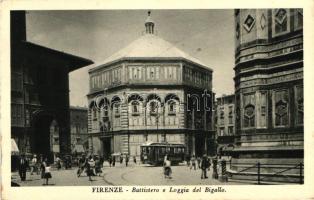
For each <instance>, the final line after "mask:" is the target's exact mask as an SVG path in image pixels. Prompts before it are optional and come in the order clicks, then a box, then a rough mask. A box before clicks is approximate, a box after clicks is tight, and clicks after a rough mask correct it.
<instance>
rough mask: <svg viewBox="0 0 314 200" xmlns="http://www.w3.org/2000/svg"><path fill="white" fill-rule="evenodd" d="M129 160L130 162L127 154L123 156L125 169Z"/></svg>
mask: <svg viewBox="0 0 314 200" xmlns="http://www.w3.org/2000/svg"><path fill="white" fill-rule="evenodd" d="M129 160H130V158H129V154H125V166H126V167H127V166H128V164H129Z"/></svg>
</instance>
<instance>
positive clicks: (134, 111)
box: [131, 101, 139, 114]
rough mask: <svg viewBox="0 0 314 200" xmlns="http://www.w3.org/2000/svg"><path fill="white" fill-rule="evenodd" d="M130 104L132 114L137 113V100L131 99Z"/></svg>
mask: <svg viewBox="0 0 314 200" xmlns="http://www.w3.org/2000/svg"><path fill="white" fill-rule="evenodd" d="M131 105H132V114H139V103H138V101H133V102H132V103H131Z"/></svg>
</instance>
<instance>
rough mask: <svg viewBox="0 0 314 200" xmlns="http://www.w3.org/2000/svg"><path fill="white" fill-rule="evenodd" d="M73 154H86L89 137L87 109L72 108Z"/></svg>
mask: <svg viewBox="0 0 314 200" xmlns="http://www.w3.org/2000/svg"><path fill="white" fill-rule="evenodd" d="M70 125H71V152H72V154H81V153H86V152H87V150H88V148H89V147H88V140H89V135H88V133H87V108H86V107H78V106H70Z"/></svg>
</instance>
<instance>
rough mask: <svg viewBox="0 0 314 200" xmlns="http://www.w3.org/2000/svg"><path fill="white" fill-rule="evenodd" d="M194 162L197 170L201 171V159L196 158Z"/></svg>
mask: <svg viewBox="0 0 314 200" xmlns="http://www.w3.org/2000/svg"><path fill="white" fill-rule="evenodd" d="M196 160H197V167H198V169H201V158H200V157H199V156H198V157H197V159H196Z"/></svg>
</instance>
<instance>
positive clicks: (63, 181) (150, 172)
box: [11, 163, 229, 186]
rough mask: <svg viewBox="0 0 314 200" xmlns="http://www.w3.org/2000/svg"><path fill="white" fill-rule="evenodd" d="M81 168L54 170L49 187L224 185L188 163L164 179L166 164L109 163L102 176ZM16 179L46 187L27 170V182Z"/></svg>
mask: <svg viewBox="0 0 314 200" xmlns="http://www.w3.org/2000/svg"><path fill="white" fill-rule="evenodd" d="M76 171H77V168H72V169H68V170H65V169H62V170H59V171H58V170H56V169H53V170H52V172H51V174H52V178H51V179H50V180H49V186H89V185H223V184H229V183H221V182H219V181H218V180H216V179H213V178H212V170H210V171H209V173H208V177H209V178H208V179H201V170H200V169H197V170H194V169H192V170H190V168H189V167H187V166H172V172H173V173H172V179H167V178H164V176H163V168H162V167H153V166H149V165H135V164H133V163H131V164H130V165H129V166H128V167H125V165H123V164H122V165H120V164H117V165H116V166H115V167H109V166H105V167H104V168H103V174H102V175H101V176H94V177H92V179H93V181H89V180H88V177H87V176H86V175H85V173H84V174H82V176H81V177H77V175H76ZM11 179H12V182H15V183H17V184H19V185H20V186H42V185H43V183H44V180H43V179H41V178H40V175H37V174H34V175H30V173H29V172H27V176H26V181H24V182H21V180H20V177H19V176H18V173H16V172H14V173H12V178H11Z"/></svg>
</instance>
